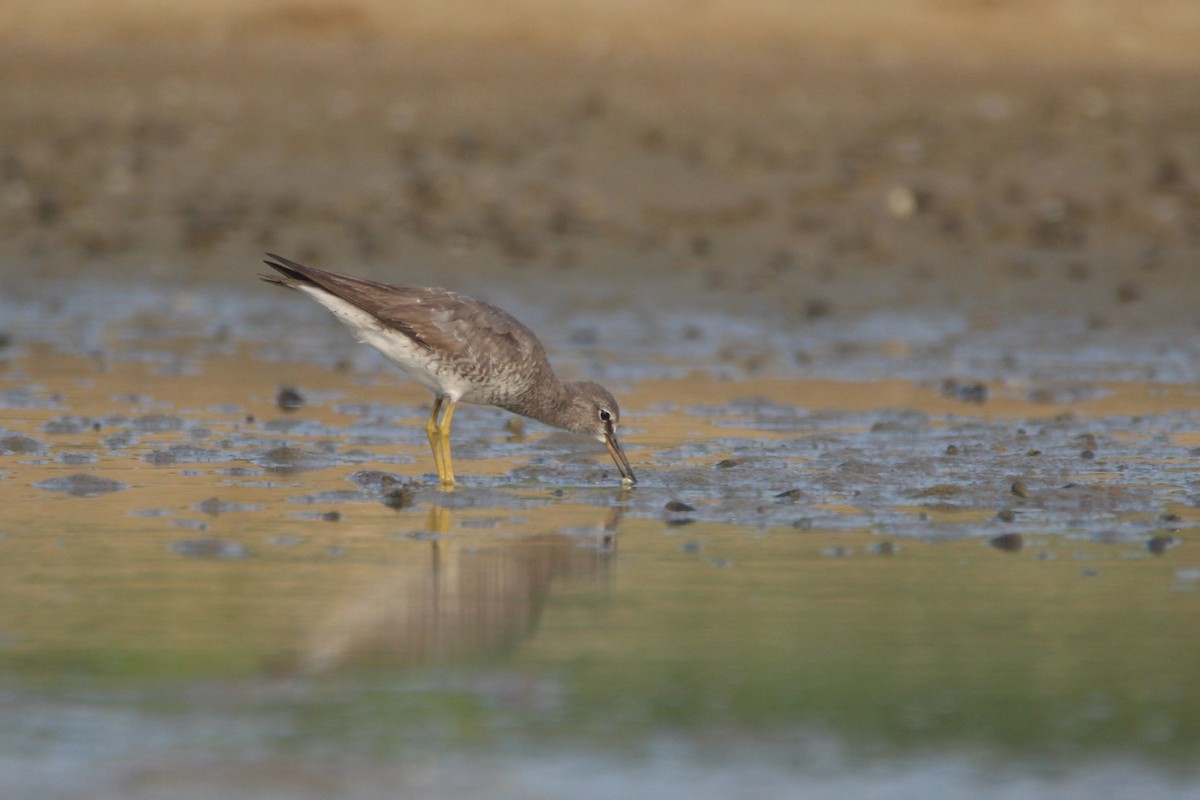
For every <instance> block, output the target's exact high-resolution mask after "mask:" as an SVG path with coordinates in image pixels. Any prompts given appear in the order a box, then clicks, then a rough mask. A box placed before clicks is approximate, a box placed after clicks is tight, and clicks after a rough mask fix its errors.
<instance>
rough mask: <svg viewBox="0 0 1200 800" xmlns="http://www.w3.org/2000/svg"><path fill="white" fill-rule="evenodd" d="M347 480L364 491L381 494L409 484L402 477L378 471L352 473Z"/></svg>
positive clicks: (368, 470) (365, 470) (367, 470)
mask: <svg viewBox="0 0 1200 800" xmlns="http://www.w3.org/2000/svg"><path fill="white" fill-rule="evenodd" d="M347 480H349V481H350V482H351V483H353V484H354V485H355V486H357V487H358V488H360V489H363V490H364V491H370V492H380V493H383V492H388V491H391V490H392V489H395V488H397V487H401V486H407V485H408V484H409V481H408V480H407V479H406V478H404V477H402V476H400V475H395V474H393V473H391V472H384V471H382V470H378V469H360V470H358V471H357V472H353V473H351V474H350V477H349V478H347Z"/></svg>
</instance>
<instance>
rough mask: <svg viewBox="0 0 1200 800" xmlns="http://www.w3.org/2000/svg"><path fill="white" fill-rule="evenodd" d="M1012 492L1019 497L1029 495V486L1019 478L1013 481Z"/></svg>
mask: <svg viewBox="0 0 1200 800" xmlns="http://www.w3.org/2000/svg"><path fill="white" fill-rule="evenodd" d="M1012 493H1013V494H1015V495H1016V496H1017V497H1029V487H1028V486H1026V485H1025V481H1023V480H1020V479H1019V478H1018V479H1017V480H1015V481H1013V483H1012Z"/></svg>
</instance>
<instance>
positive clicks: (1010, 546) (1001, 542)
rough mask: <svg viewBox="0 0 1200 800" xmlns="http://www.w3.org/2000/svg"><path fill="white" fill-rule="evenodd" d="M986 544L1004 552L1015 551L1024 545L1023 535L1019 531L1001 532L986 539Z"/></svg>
mask: <svg viewBox="0 0 1200 800" xmlns="http://www.w3.org/2000/svg"><path fill="white" fill-rule="evenodd" d="M988 544H989V545H991V546H992V547H994V548H996V549H997V550H1003V551H1004V552H1006V553H1015V552H1017V551H1018V550H1020V549H1021V548H1022V547H1024V546H1025V537H1023V536H1022V535H1021V534H1019V533H1002V534H1000V535H999V536H993V537H992V538H991V539H988Z"/></svg>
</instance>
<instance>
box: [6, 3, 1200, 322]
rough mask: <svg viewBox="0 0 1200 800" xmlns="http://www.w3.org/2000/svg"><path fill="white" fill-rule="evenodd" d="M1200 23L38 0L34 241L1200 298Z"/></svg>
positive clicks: (1113, 313) (66, 261)
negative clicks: (1199, 258) (1199, 293)
mask: <svg viewBox="0 0 1200 800" xmlns="http://www.w3.org/2000/svg"><path fill="white" fill-rule="evenodd" d="M1198 35H1200V6H1197V4H1196V3H1194V2H1189V1H1188V0H1150V1H1149V2H1145V1H1140V2H1139V1H1135V0H1090V1H1085V0H1050V1H1049V2H1029V1H1028V0H892V1H890V2H879V1H878V0H809V2H789V1H787V0H749V1H748V2H733V1H732V0H728V1H726V0H649V1H642V0H637V1H635V0H612V1H606V2H600V1H599V0H596V1H594V2H593V1H592V0H575V1H574V2H542V1H540V0H510V1H508V2H499V3H497V2H488V1H487V0H446V1H443V0H437V1H435V0H429V1H428V2H425V1H423V0H409V2H399V3H397V2H385V1H384V0H258V2H230V1H228V0H214V1H213V2H204V3H200V2H182V1H179V2H167V3H162V2H147V1H145V0H108V1H106V2H88V1H87V0H61V1H60V2H55V3H41V2H34V1H33V0H8V1H7V2H5V3H4V4H3V7H2V8H0V41H2V42H3V47H0V106H2V108H3V112H2V116H0V126H2V128H0V270H3V271H4V273H5V275H6V276H7V279H8V281H9V283H10V286H13V285H14V283H18V282H19V281H22V280H26V279H32V280H35V281H40V280H42V279H44V278H47V277H61V278H73V277H77V276H79V275H80V274H81V273H88V274H94V273H101V274H104V275H106V276H113V277H115V278H131V279H136V280H151V281H165V282H167V283H169V284H171V285H177V284H179V283H180V282H193V283H195V282H200V283H203V282H213V281H223V282H233V281H236V282H238V283H239V284H240V283H243V282H244V281H245V280H246V279H247V273H248V272H250V271H252V270H254V268H255V265H256V263H257V259H258V254H259V253H260V252H261V251H263V250H273V251H277V252H281V253H284V254H287V255H290V256H292V257H294V258H297V259H300V260H308V261H312V262H315V263H316V264H318V265H320V266H324V267H327V268H332V269H340V270H343V271H350V272H360V273H366V274H370V275H373V276H377V277H381V278H386V279H389V280H395V281H405V282H414V283H438V284H443V285H451V286H454V287H456V288H460V289H469V290H471V291H473V292H475V293H477V294H486V292H487V286H488V285H490V284H501V283H502V284H506V285H511V284H512V282H513V281H519V282H528V284H536V285H539V286H545V287H551V286H552V287H556V288H557V289H559V290H560V291H561V292H563V293H564V294H565V296H564V302H567V301H572V302H573V301H574V300H578V299H579V298H581V297H588V298H590V299H591V300H592V301H597V300H605V299H607V300H608V301H610V302H612V303H614V304H625V305H629V304H633V305H639V304H644V305H649V306H650V307H653V306H654V305H655V304H657V303H659V302H661V301H662V300H663V299H664V298H671V299H672V300H674V301H678V302H679V303H680V304H689V305H691V304H704V303H710V304H716V305H719V306H720V307H721V308H725V309H738V308H741V309H745V310H749V311H752V312H754V313H761V312H770V311H782V312H783V313H784V314H786V315H787V316H788V317H790V318H792V319H810V318H817V317H822V316H828V315H845V314H855V313H859V312H864V311H873V310H878V309H881V308H888V309H897V308H899V309H904V308H914V309H917V310H921V309H925V308H931V309H945V308H953V309H954V310H956V311H959V312H962V313H965V314H967V315H969V316H971V318H972V319H974V320H976V321H977V322H979V323H980V324H983V325H989V324H994V323H995V322H996V321H997V320H999V321H1003V320H1004V319H1005V317H1006V316H1008V315H1012V314H1021V313H1025V312H1049V313H1052V314H1062V315H1071V316H1072V317H1073V318H1078V319H1084V320H1087V322H1088V324H1090V325H1093V326H1096V327H1105V326H1125V325H1135V326H1138V325H1156V324H1160V323H1162V322H1163V321H1164V319H1166V320H1167V321H1168V322H1170V323H1171V324H1174V323H1175V322H1178V321H1180V320H1181V319H1185V320H1187V321H1188V323H1189V324H1195V323H1196V321H1197V320H1196V316H1195V313H1194V311H1193V306H1194V303H1193V302H1192V298H1193V297H1194V296H1195V295H1194V293H1193V291H1194V290H1195V289H1196V288H1197V286H1198V283H1200V277H1198V276H1200V270H1197V269H1195V264H1196V253H1197V246H1198V243H1200V147H1198V146H1197V138H1196V135H1195V133H1196V131H1197V130H1198V129H1200V81H1197V76H1198V75H1200V50H1198V49H1197V48H1196V46H1195V42H1196V41H1197V36H1198ZM572 298H573V299H574V300H572ZM547 302H551V301H549V300H548V301H547Z"/></svg>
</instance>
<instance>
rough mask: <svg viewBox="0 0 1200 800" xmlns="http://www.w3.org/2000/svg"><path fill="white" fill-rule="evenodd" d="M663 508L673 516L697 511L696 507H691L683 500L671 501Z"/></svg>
mask: <svg viewBox="0 0 1200 800" xmlns="http://www.w3.org/2000/svg"><path fill="white" fill-rule="evenodd" d="M663 508H664V509H665V510H667V511H669V512H671V513H672V514H677V513H682V512H687V511H695V510H696V507H695V506H690V505H688V504H687V503H685V502H683V501H682V500H669V501H668V502H667V504H666V505H665V506H663Z"/></svg>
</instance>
